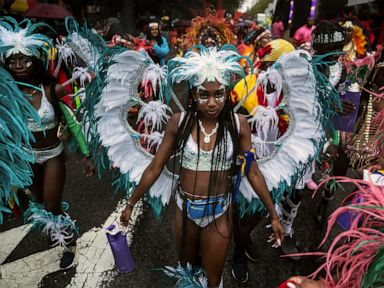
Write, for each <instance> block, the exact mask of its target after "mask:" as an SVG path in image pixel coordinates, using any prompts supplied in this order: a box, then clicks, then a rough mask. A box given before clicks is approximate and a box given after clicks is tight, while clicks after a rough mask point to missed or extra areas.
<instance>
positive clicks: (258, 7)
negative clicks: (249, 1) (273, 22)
mask: <svg viewBox="0 0 384 288" xmlns="http://www.w3.org/2000/svg"><path fill="white" fill-rule="evenodd" d="M272 1H273V0H260V1H259V2H257V3H256V4H255V5H254V6H253V7H252V8H251V9H249V11H248V13H249V14H251V15H256V14H257V13H264V11H265V9H267V8H268V5H269V3H271V2H272Z"/></svg>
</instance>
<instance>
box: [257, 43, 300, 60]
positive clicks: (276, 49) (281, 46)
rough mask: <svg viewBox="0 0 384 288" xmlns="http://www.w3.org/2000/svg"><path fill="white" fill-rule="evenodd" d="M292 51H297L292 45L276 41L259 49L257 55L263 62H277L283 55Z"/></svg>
mask: <svg viewBox="0 0 384 288" xmlns="http://www.w3.org/2000/svg"><path fill="white" fill-rule="evenodd" d="M292 51H295V47H294V46H293V45H292V44H291V43H289V42H288V41H286V40H283V39H276V40H273V41H271V42H269V43H268V44H267V45H266V46H265V47H264V48H261V49H259V51H258V52H257V53H258V55H259V57H260V61H262V62H276V61H277V60H278V59H279V58H280V56H281V55H283V54H286V53H289V52H292Z"/></svg>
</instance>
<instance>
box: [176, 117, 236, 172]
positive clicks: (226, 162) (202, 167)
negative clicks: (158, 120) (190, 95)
mask: <svg viewBox="0 0 384 288" xmlns="http://www.w3.org/2000/svg"><path fill="white" fill-rule="evenodd" d="M184 117H185V112H182V113H181V115H180V120H179V126H180V124H181V122H182V121H183V119H184ZM235 119H236V126H237V130H238V131H239V132H240V121H239V116H238V115H237V114H235ZM226 137H227V139H226V140H227V141H222V142H221V144H220V145H223V146H224V145H227V147H226V148H227V149H226V151H227V155H226V156H225V159H218V157H217V149H215V152H213V150H210V151H205V150H203V149H201V148H200V153H199V151H198V146H197V143H196V142H195V140H194V139H193V137H192V134H191V135H189V137H188V140H187V143H186V145H185V149H184V151H183V158H182V164H181V166H182V167H183V168H185V169H189V170H194V171H201V172H203V171H212V169H214V168H216V167H218V168H219V169H220V170H222V171H226V170H229V169H230V168H231V165H232V162H233V143H232V138H231V135H230V133H229V131H226ZM224 142H226V143H224ZM223 150H224V149H223V148H222V149H221V151H223ZM213 153H214V154H215V155H214V158H213V161H212V154H213ZM217 162H219V163H217ZM212 163H215V164H214V165H213V167H212Z"/></svg>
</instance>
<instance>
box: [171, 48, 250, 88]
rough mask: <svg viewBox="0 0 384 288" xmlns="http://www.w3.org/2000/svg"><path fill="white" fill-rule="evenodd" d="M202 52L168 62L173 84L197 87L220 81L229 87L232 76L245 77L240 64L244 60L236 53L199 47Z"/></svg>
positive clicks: (192, 52) (190, 53)
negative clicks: (186, 84) (183, 82)
mask: <svg viewBox="0 0 384 288" xmlns="http://www.w3.org/2000/svg"><path fill="white" fill-rule="evenodd" d="M198 48H200V52H195V51H188V52H187V53H186V54H185V56H184V57H176V58H173V59H172V60H170V61H169V62H168V66H169V71H170V72H169V78H170V80H171V82H172V83H180V82H182V81H188V82H189V85H190V87H196V86H199V85H201V84H203V83H204V82H205V81H208V82H214V81H215V80H217V81H219V82H220V83H221V84H224V85H226V86H228V85H229V84H230V78H231V75H232V74H237V75H244V71H243V68H242V67H241V65H240V64H239V62H238V61H239V60H240V59H241V58H242V56H240V55H239V54H238V53H237V52H236V51H234V50H228V49H225V47H224V48H222V49H220V50H217V48H216V47H210V48H205V47H203V46H198Z"/></svg>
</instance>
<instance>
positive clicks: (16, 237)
mask: <svg viewBox="0 0 384 288" xmlns="http://www.w3.org/2000/svg"><path fill="white" fill-rule="evenodd" d="M30 228H31V226H30V225H22V226H19V227H17V228H13V229H10V230H8V231H5V232H1V233H0V243H1V245H0V264H2V263H3V262H4V261H5V259H7V257H8V256H9V255H10V254H11V253H12V251H13V250H14V249H15V248H16V246H17V245H19V243H20V242H21V240H23V239H24V237H25V236H26V235H27V234H28V233H29V230H30ZM0 287H2V286H0Z"/></svg>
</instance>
